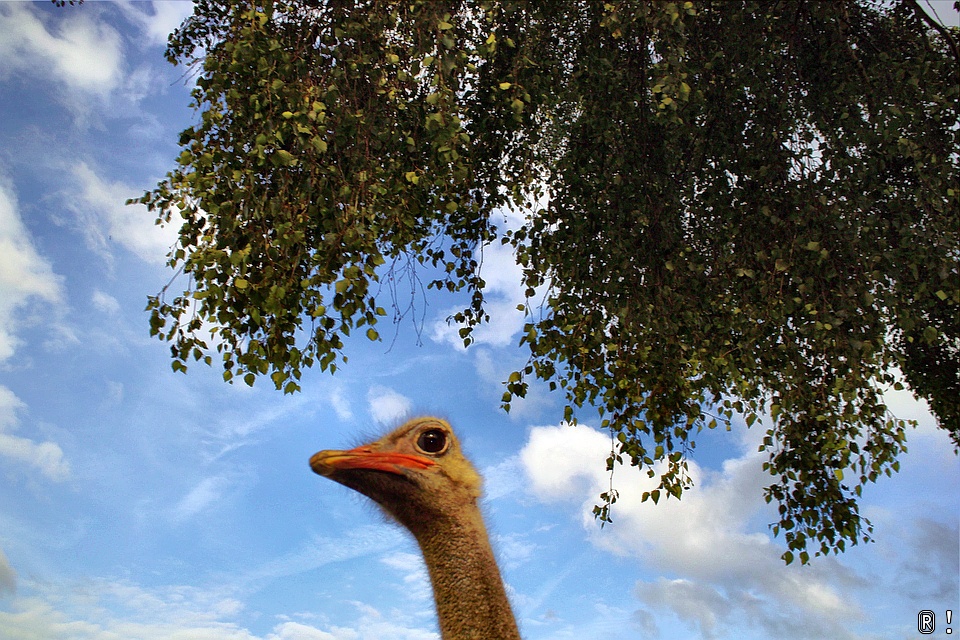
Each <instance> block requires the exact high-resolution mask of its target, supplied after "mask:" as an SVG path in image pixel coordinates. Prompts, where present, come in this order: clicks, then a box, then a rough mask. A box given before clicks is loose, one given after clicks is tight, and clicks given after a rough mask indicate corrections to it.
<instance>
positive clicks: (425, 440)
mask: <svg viewBox="0 0 960 640" xmlns="http://www.w3.org/2000/svg"><path fill="white" fill-rule="evenodd" d="M417 448H418V449H420V450H421V451H423V452H424V453H441V452H443V450H444V449H446V448H447V434H446V433H444V432H443V431H441V430H440V429H427V430H426V431H424V432H423V433H421V434H420V437H419V438H417Z"/></svg>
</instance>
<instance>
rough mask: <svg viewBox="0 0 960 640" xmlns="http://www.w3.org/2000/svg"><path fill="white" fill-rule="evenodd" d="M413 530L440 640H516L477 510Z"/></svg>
mask: <svg viewBox="0 0 960 640" xmlns="http://www.w3.org/2000/svg"><path fill="white" fill-rule="evenodd" d="M417 528H418V529H421V530H420V531H413V533H414V536H415V537H416V538H417V542H418V543H419V545H420V549H421V551H423V556H424V559H425V561H426V564H427V568H428V569H429V571H430V581H431V582H432V583H433V596H434V599H435V601H436V604H437V617H438V618H439V620H440V635H441V636H442V637H443V640H489V639H490V638H497V639H498V640H520V632H519V631H518V630H517V623H516V621H515V619H514V617H513V612H512V611H511V609H510V602H509V601H508V600H507V594H506V591H504V587H503V580H502V579H501V577H500V570H499V569H498V568H497V562H496V559H495V558H494V557H493V550H492V549H491V548H490V541H489V538H488V537H487V530H486V527H484V525H483V518H482V516H481V515H480V509H479V508H477V506H476V505H471V506H470V508H467V509H462V510H460V511H459V512H458V513H457V514H456V515H455V516H452V517H448V518H438V519H435V520H431V522H430V525H429V526H426V527H423V528H421V527H417Z"/></svg>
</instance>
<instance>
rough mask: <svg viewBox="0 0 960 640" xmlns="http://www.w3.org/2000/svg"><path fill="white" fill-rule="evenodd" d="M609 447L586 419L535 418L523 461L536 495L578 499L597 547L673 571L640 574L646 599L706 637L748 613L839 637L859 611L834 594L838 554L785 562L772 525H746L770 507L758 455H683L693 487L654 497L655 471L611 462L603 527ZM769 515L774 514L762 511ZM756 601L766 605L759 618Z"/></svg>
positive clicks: (768, 622) (761, 621) (845, 579)
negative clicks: (708, 464) (702, 462)
mask: <svg viewBox="0 0 960 640" xmlns="http://www.w3.org/2000/svg"><path fill="white" fill-rule="evenodd" d="M610 447H611V442H610V437H609V435H606V434H604V433H601V432H599V431H596V430H593V429H590V428H588V427H585V426H583V425H581V426H577V427H570V426H563V427H536V428H534V429H533V430H532V431H531V433H530V437H529V440H528V442H527V444H526V446H525V447H524V448H523V450H522V451H521V453H520V460H521V462H522V463H523V465H524V468H525V471H526V473H527V475H528V477H529V480H530V487H531V490H532V492H533V493H534V495H535V496H536V497H538V498H539V499H541V500H544V501H551V502H555V501H572V502H574V503H576V504H579V511H580V518H581V521H582V524H583V526H584V529H585V530H586V531H587V532H588V533H587V535H588V538H589V539H590V541H591V542H592V543H593V544H594V545H595V546H597V547H599V548H602V549H606V550H608V551H610V552H611V553H614V554H617V555H621V556H629V557H635V558H637V559H638V560H639V561H641V562H642V563H643V564H644V565H645V566H647V567H649V568H651V569H653V570H655V571H657V572H658V573H660V574H661V575H666V576H676V577H675V578H666V577H665V578H661V579H659V580H656V581H653V582H640V583H638V585H637V595H638V597H639V598H640V599H641V601H642V602H643V603H644V605H645V606H647V607H650V608H654V609H659V610H664V611H668V612H670V613H672V614H673V615H676V616H677V617H679V618H680V619H681V620H684V621H685V622H688V623H690V624H692V625H695V626H697V627H698V628H699V629H700V631H701V635H702V636H703V637H707V638H709V637H712V636H713V634H714V633H715V632H716V630H717V628H718V625H734V626H735V625H742V624H745V623H746V624H751V622H749V621H752V624H756V625H759V626H761V627H762V628H763V629H765V630H766V631H767V632H772V631H773V630H776V629H780V628H787V627H789V628H790V629H791V634H792V635H789V636H787V637H792V638H804V637H828V636H829V637H843V635H842V632H841V629H842V627H843V626H844V624H846V623H848V622H849V621H850V620H851V619H857V618H858V617H859V616H860V615H861V613H860V609H859V607H858V605H857V604H856V603H855V602H853V601H852V600H851V599H849V598H843V597H841V595H840V594H841V593H843V592H844V591H845V590H846V589H847V588H848V587H849V586H850V584H852V583H853V582H856V579H855V578H853V577H852V576H851V575H850V574H849V572H847V571H846V570H845V569H843V567H842V566H841V565H839V563H837V562H836V561H834V560H830V559H824V560H823V561H821V562H817V563H815V564H814V565H813V566H809V567H798V566H790V567H785V566H784V565H783V563H782V561H781V560H780V557H779V556H780V554H781V553H782V549H781V548H779V546H778V545H776V544H774V542H773V540H772V539H771V538H770V536H769V534H768V533H766V532H765V531H763V532H761V531H753V530H751V522H752V521H753V520H755V519H756V516H757V515H758V514H762V513H766V510H768V509H769V507H768V506H767V505H765V504H764V502H763V499H762V488H763V487H764V486H765V485H766V484H769V482H770V479H769V478H768V477H767V476H766V474H765V473H764V472H763V471H762V469H761V466H760V465H761V463H762V461H763V459H764V458H763V456H764V454H761V453H755V452H748V453H746V454H744V455H743V456H742V457H739V458H733V459H729V460H726V461H725V462H724V464H723V467H722V470H720V471H711V470H708V469H704V468H702V467H700V466H699V465H697V464H696V463H695V462H693V461H690V462H689V465H690V469H689V473H690V476H691V478H692V479H693V481H694V485H695V486H694V488H693V490H691V491H689V492H687V493H685V494H684V496H683V499H682V500H675V499H669V500H665V499H661V500H660V502H659V504H654V503H653V502H652V501H648V502H645V503H644V502H641V500H640V498H641V494H642V493H643V492H644V491H649V490H651V489H653V488H655V482H656V481H655V479H651V478H648V477H647V476H646V474H645V473H642V472H640V471H638V470H636V469H634V468H632V467H631V468H624V467H618V469H617V472H616V475H615V481H614V486H615V488H616V489H617V491H618V492H619V499H618V501H617V502H616V504H615V505H614V512H613V518H614V523H613V524H612V525H611V526H608V527H605V528H603V529H602V530H601V529H600V528H599V527H598V526H597V524H596V521H595V520H594V517H593V514H592V508H593V505H595V504H596V503H597V501H598V499H599V494H600V493H601V492H602V491H604V490H606V489H607V488H608V485H609V475H608V473H607V472H606V471H605V465H604V460H605V458H606V456H607V455H608V454H609V452H610ZM774 519H775V514H770V517H769V518H766V520H767V521H772V520H774ZM755 609H760V610H763V611H765V612H766V613H765V614H764V616H759V617H758V615H757V613H756V611H755ZM799 619H809V620H818V621H820V622H818V623H817V624H812V623H811V624H809V625H808V628H809V629H810V630H811V631H810V634H812V635H804V634H803V633H800V631H798V629H797V628H793V627H794V626H796V625H794V621H796V620H799ZM841 622H842V623H843V624H841ZM824 634H826V635H824ZM781 637H783V636H781Z"/></svg>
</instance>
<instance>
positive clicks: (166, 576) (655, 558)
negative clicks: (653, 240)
mask: <svg viewBox="0 0 960 640" xmlns="http://www.w3.org/2000/svg"><path fill="white" fill-rule="evenodd" d="M936 4H937V5H938V10H939V11H940V13H941V17H943V18H944V19H945V20H946V21H947V22H950V23H954V24H955V23H956V14H955V13H954V12H951V11H950V10H949V8H948V7H947V6H946V5H944V3H942V2H941V3H936ZM190 9H191V5H190V4H189V3H186V2H154V3H149V2H137V3H100V2H90V1H88V2H87V3H85V4H84V5H83V6H81V7H66V8H63V9H56V8H54V7H53V6H52V5H51V4H50V3H49V2H43V3H21V2H0V638H3V639H6V638H11V639H12V638H18V639H19V638H35V639H38V640H48V639H49V640H61V639H70V640H73V639H78V640H118V639H128V638H136V639H142V640H154V639H161V638H163V639H169V638H190V639H200V640H228V639H229V640H292V639H306V640H333V639H336V640H375V639H389V638H396V639H400V640H414V639H416V640H426V639H429V638H437V637H438V636H437V633H436V631H435V629H436V626H435V621H434V613H433V602H432V599H431V596H430V588H429V584H428V582H427V580H426V574H425V569H424V567H423V565H422V562H421V560H420V556H419V554H418V552H417V549H416V546H415V544H414V543H413V542H412V540H411V539H410V538H409V537H408V536H407V535H406V534H405V533H404V532H402V531H400V530H399V529H397V528H396V527H395V526H393V525H391V524H389V523H388V522H386V521H385V520H384V518H383V517H382V516H381V515H380V514H379V513H378V512H377V510H376V509H375V508H373V507H372V506H370V505H369V504H367V503H366V502H365V501H364V499H363V498H361V497H360V496H357V495H354V494H352V493H350V492H349V491H348V490H347V489H345V488H343V487H340V486H338V485H336V484H334V483H332V482H329V481H327V480H324V479H322V478H320V477H318V476H316V475H314V474H313V473H312V472H311V471H310V469H309V467H308V465H307V460H308V459H309V457H310V455H311V454H313V453H314V452H315V451H317V450H319V449H324V448H339V447H344V446H348V445H353V444H356V443H358V442H359V441H360V440H361V439H362V437H363V436H364V435H371V434H378V433H381V432H383V431H384V430H386V429H388V428H390V427H392V426H394V425H395V424H396V423H397V421H398V420H399V419H400V417H401V416H403V415H408V414H420V413H438V414H440V415H442V416H445V417H447V418H448V419H449V420H450V421H451V422H452V423H453V425H454V427H455V428H456V429H457V430H458V433H459V434H460V436H461V439H462V440H463V442H464V447H465V449H466V450H467V452H468V454H469V455H470V456H471V457H472V459H473V460H474V462H475V463H476V466H477V467H478V468H479V469H480V470H481V472H482V473H483V475H484V476H485V478H486V491H487V497H486V501H485V513H486V517H487V520H488V525H489V528H490V530H491V534H492V538H493V545H494V547H495V549H496V551H497V554H498V557H499V558H500V564H501V567H502V570H503V574H504V578H505V581H506V583H507V588H508V592H509V594H510V597H511V599H512V602H513V604H514V608H515V611H516V613H517V616H518V619H519V621H520V626H521V631H522V633H523V635H524V637H525V638H527V639H528V640H560V639H563V638H571V639H579V638H605V639H611V640H613V639H626V638H641V637H643V638H664V639H673V638H716V639H727V638H729V639H733V638H738V639H739V638H746V639H751V638H774V637H775V638H778V639H784V640H792V639H801V638H834V639H838V640H839V639H857V640H867V639H871V640H872V639H881V638H883V639H890V638H893V639H901V638H902V639H907V638H920V637H938V638H946V635H945V633H944V629H945V622H946V621H945V612H946V610H947V609H951V610H952V611H954V612H957V611H960V594H958V573H960V560H958V548H960V533H958V528H960V465H958V458H957V456H956V455H955V454H954V452H953V448H952V447H951V445H950V442H949V440H948V438H947V437H946V435H945V434H944V433H942V432H940V431H939V430H938V429H936V427H935V425H934V422H933V420H932V418H931V416H930V414H929V412H928V411H927V410H926V408H925V406H924V405H923V404H922V403H918V402H915V401H914V400H912V399H911V398H910V396H909V395H908V394H906V393H903V392H899V393H894V392H891V393H890V394H889V396H888V402H889V406H890V407H891V409H892V411H893V412H894V413H895V414H896V415H898V416H899V417H904V418H915V419H917V420H918V421H919V427H918V428H917V429H915V430H911V431H910V433H909V440H908V444H909V448H910V451H909V453H908V454H907V455H906V456H904V458H903V460H902V471H901V472H900V473H899V474H898V475H896V476H894V477H893V478H884V479H883V480H881V481H880V482H878V483H877V484H876V485H873V486H870V487H868V488H867V491H866V493H865V496H864V499H863V503H862V508H863V511H864V512H865V514H866V515H868V516H869V517H870V518H871V519H872V520H873V522H874V525H875V531H874V535H875V538H876V542H875V543H874V544H870V545H861V546H858V547H854V548H853V549H851V550H850V551H848V552H847V553H846V554H844V555H842V556H839V557H829V558H818V559H816V560H814V561H813V562H812V564H811V565H810V566H806V567H800V566H791V567H784V566H783V565H782V563H781V562H780V560H779V556H780V554H781V553H782V551H783V541H782V539H775V538H772V537H771V535H770V532H769V529H768V528H767V525H768V524H769V523H771V522H773V521H774V520H775V517H776V514H775V511H774V509H773V508H772V507H771V506H769V505H766V504H764V502H763V499H762V487H763V486H764V485H765V484H767V483H768V482H769V479H768V478H767V477H766V476H764V474H763V472H762V471H761V469H760V464H761V463H762V462H763V460H764V456H763V455H762V454H758V453H757V444H758V442H759V441H760V439H761V438H762V436H763V430H762V429H757V428H756V427H755V428H754V429H752V430H746V429H745V428H743V426H742V425H734V428H733V430H732V431H731V432H730V433H726V432H722V431H721V432H718V433H707V434H704V435H703V436H702V437H701V438H700V441H699V443H698V447H697V449H696V454H695V456H694V458H693V463H692V473H693V477H694V480H695V481H696V485H697V486H696V488H695V489H693V490H692V491H691V492H689V493H688V494H687V495H685V496H684V498H683V500H682V501H680V502H677V501H667V502H661V503H660V505H658V506H654V505H652V504H641V503H640V502H639V495H640V493H641V492H642V491H643V490H644V488H645V487H647V486H648V484H647V483H648V482H649V481H648V480H647V479H646V477H645V475H642V474H640V473H638V472H637V471H636V470H635V469H626V468H621V469H619V470H618V471H617V474H616V486H617V488H618V489H619V491H620V494H621V500H620V502H618V503H617V505H616V510H615V511H614V514H613V516H614V523H613V525H611V526H606V527H604V528H603V529H601V528H600V527H599V526H598V525H597V523H596V522H595V521H594V520H593V518H592V516H591V514H590V512H591V509H592V506H593V505H594V503H595V500H596V498H597V496H598V494H599V493H600V492H601V491H603V490H605V488H606V485H607V481H608V478H607V477H606V474H605V473H604V471H603V460H604V458H605V456H606V454H607V452H608V451H609V446H610V442H609V437H608V436H607V435H605V434H603V433H602V432H600V431H597V430H595V429H593V428H591V426H590V425H589V424H587V425H583V426H579V427H569V426H561V425H560V424H559V423H558V420H559V417H560V415H561V413H562V412H561V407H562V399H561V398H560V397H559V396H556V395H550V394H548V393H547V392H546V391H545V390H544V389H543V388H540V387H534V388H533V390H532V393H531V394H530V397H529V398H528V399H527V400H525V401H523V402H520V403H518V404H516V405H515V406H514V409H513V411H512V412H511V414H510V415H506V414H504V413H503V412H502V411H501V410H500V409H499V408H498V405H499V398H500V396H501V394H502V392H503V387H502V385H501V381H502V380H504V379H506V377H507V375H508V374H509V372H510V371H511V370H513V369H514V368H516V367H517V366H518V365H522V363H523V362H524V360H525V356H524V352H523V351H522V350H521V349H520V348H518V347H517V346H516V344H517V341H518V338H519V329H520V327H521V325H522V323H523V318H522V315H521V314H520V313H518V312H516V311H515V310H514V309H515V307H516V304H517V303H518V302H520V301H522V289H521V288H520V286H519V284H518V272H517V268H516V266H515V264H513V262H512V258H511V255H510V254H509V253H507V252H506V251H504V250H503V249H501V248H500V247H499V246H495V247H490V248H488V250H487V251H486V253H485V256H484V278H485V279H486V281H487V282H488V284H489V286H490V296H491V302H492V306H491V310H492V311H493V312H494V318H493V322H492V323H491V324H490V325H489V326H488V327H485V328H483V329H482V330H481V331H480V332H479V333H478V343H477V344H476V345H474V346H472V347H471V348H470V349H468V350H464V349H463V348H462V347H461V346H459V341H458V339H457V337H456V328H455V327H449V326H447V325H446V323H445V322H444V319H445V318H446V316H447V315H448V314H449V313H450V311H451V310H452V309H454V308H456V306H457V304H458V302H459V301H458V300H457V299H455V298H451V297H442V296H433V295H431V296H430V297H428V298H427V299H426V300H422V299H421V300H419V301H418V304H419V310H420V311H421V312H422V313H423V322H422V325H421V326H420V327H415V326H413V324H412V323H411V322H409V321H407V322H405V323H404V324H402V325H400V326H399V328H398V330H397V336H396V340H395V341H392V336H391V335H390V332H389V331H387V330H382V331H381V334H383V335H385V336H386V337H387V339H386V340H385V341H384V342H381V343H369V342H367V341H366V340H365V339H363V338H361V339H359V340H355V341H352V342H350V343H348V345H347V351H348V354H349V356H350V361H349V363H348V364H347V365H345V366H343V367H342V368H341V369H340V370H339V371H338V373H337V375H336V376H335V377H331V376H329V375H327V374H322V373H320V372H309V373H307V374H306V375H305V376H304V381H303V385H302V386H303V389H304V390H303V393H300V394H297V395H294V396H283V395H281V394H280V393H278V392H276V391H274V390H273V389H272V385H266V384H262V383H258V384H257V385H256V386H255V387H254V388H248V387H246V386H244V385H242V384H240V385H227V384H225V383H224V382H223V381H222V378H221V375H220V371H219V370H218V369H210V368H206V367H204V366H202V365H198V366H194V367H191V369H190V371H189V373H188V374H187V375H182V374H176V373H173V372H172V371H171V369H170V362H169V351H168V348H167V346H166V345H164V344H162V343H160V342H159V341H157V340H154V339H151V338H149V336H148V325H147V315H146V313H145V312H144V311H143V309H144V305H145V302H146V296H147V295H150V294H155V293H157V292H158V291H159V289H160V288H161V287H162V286H163V285H164V284H165V283H166V282H167V281H168V280H169V279H170V276H171V274H170V273H169V272H168V270H167V269H166V267H165V266H164V257H165V254H166V251H167V248H168V247H169V246H170V244H171V243H172V241H173V238H174V234H175V231H174V230H173V229H171V228H165V229H161V228H158V227H155V226H154V224H153V217H152V216H151V215H150V214H148V213H147V212H146V211H145V209H143V208H142V207H132V206H125V205H124V204H123V203H124V200H125V199H127V198H129V197H136V196H139V195H140V194H141V193H142V192H143V191H144V190H146V189H148V188H150V187H151V186H152V185H154V184H155V183H156V182H157V181H158V180H159V179H160V178H161V177H162V176H163V174H164V173H165V172H166V171H167V170H169V169H171V168H172V167H173V163H174V158H175V157H176V156H177V154H178V150H177V147H176V140H177V137H178V135H177V134H178V133H179V132H180V130H182V129H183V128H185V127H186V126H188V125H189V124H190V123H191V122H193V120H194V118H195V117H196V114H194V113H193V112H192V111H191V110H190V109H189V107H188V103H189V97H188V94H189V85H188V83H189V79H188V78H185V77H184V75H183V70H182V69H179V68H174V67H172V66H170V65H169V64H168V63H167V62H166V61H165V60H164V59H163V55H162V54H163V46H164V42H165V38H166V35H167V33H169V31H170V30H171V29H172V28H174V27H175V26H176V25H177V24H178V23H179V21H180V20H181V19H182V18H183V17H184V16H185V15H186V14H187V13H189V11H190ZM418 331H419V336H420V339H419V343H420V344H418ZM391 342H392V344H391ZM922 609H929V610H932V611H933V612H934V613H935V614H936V616H937V633H936V634H935V635H933V636H921V635H920V634H919V633H918V631H917V614H918V612H919V611H920V610H922ZM952 627H953V628H957V627H960V623H957V622H956V621H954V623H953V625H952Z"/></svg>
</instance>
